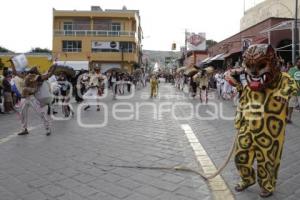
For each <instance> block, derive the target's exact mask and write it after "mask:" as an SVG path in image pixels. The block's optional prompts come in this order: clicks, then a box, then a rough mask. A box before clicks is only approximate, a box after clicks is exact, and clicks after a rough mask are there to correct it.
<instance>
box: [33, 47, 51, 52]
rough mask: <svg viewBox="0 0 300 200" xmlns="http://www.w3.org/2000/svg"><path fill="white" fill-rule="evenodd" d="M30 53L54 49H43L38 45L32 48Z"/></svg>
mask: <svg viewBox="0 0 300 200" xmlns="http://www.w3.org/2000/svg"><path fill="white" fill-rule="evenodd" d="M29 53H52V51H51V50H49V49H47V48H44V49H42V48H40V47H36V48H32V49H31V51H30V52H29Z"/></svg>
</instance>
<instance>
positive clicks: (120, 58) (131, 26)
mask: <svg viewBox="0 0 300 200" xmlns="http://www.w3.org/2000/svg"><path fill="white" fill-rule="evenodd" d="M141 39H142V29H141V20H140V15H139V11H138V10H127V9H126V7H123V9H120V10H102V9H101V8H100V7H99V6H92V7H91V10H90V11H77V10H55V9H53V48H52V51H53V58H54V59H55V60H56V62H58V64H64V65H68V66H71V67H73V68H75V69H82V68H85V69H87V67H88V63H90V66H101V71H102V72H103V73H104V72H106V71H108V70H112V69H122V70H124V71H127V72H129V73H130V72H132V71H133V70H134V68H135V67H136V66H138V65H139V64H140V63H141Z"/></svg>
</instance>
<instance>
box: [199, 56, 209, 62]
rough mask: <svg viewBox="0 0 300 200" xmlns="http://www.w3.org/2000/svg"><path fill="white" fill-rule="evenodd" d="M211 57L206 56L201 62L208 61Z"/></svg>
mask: <svg viewBox="0 0 300 200" xmlns="http://www.w3.org/2000/svg"><path fill="white" fill-rule="evenodd" d="M210 59H211V57H207V58H205V59H204V60H202V61H201V63H206V62H207V61H209V60H210Z"/></svg>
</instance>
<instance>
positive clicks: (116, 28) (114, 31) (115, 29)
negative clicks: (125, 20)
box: [111, 23, 121, 35]
mask: <svg viewBox="0 0 300 200" xmlns="http://www.w3.org/2000/svg"><path fill="white" fill-rule="evenodd" d="M120 31H121V24H120V23H112V24H111V35H119V33H120Z"/></svg>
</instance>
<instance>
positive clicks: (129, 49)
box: [120, 42, 135, 53]
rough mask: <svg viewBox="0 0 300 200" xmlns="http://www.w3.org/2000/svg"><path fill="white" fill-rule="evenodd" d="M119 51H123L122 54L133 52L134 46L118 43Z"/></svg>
mask: <svg viewBox="0 0 300 200" xmlns="http://www.w3.org/2000/svg"><path fill="white" fill-rule="evenodd" d="M120 49H121V50H122V49H123V52H130V53H132V52H134V51H135V44H134V43H132V42H120Z"/></svg>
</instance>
